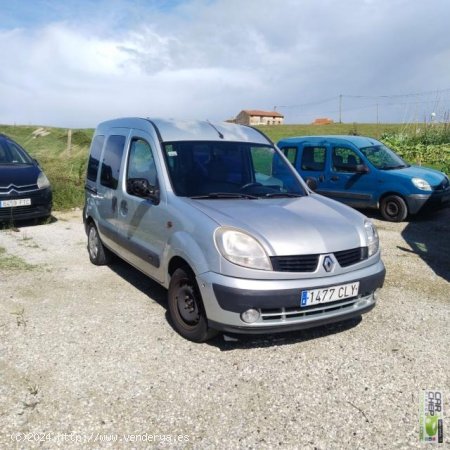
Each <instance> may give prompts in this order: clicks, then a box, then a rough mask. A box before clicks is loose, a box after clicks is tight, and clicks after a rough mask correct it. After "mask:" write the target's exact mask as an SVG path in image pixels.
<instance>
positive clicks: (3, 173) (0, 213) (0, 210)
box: [0, 134, 52, 222]
mask: <svg viewBox="0 0 450 450" xmlns="http://www.w3.org/2000/svg"><path fill="white" fill-rule="evenodd" d="M51 210H52V190H51V187H50V182H49V181H48V178H47V177H46V176H45V173H44V172H43V171H42V169H41V167H40V166H39V163H38V162H37V161H36V160H35V159H33V158H32V157H31V156H30V155H29V154H28V153H27V152H26V151H25V150H24V149H23V148H22V147H21V146H20V145H19V144H17V142H14V141H13V140H12V139H10V138H9V137H8V136H5V135H4V134H0V221H1V222H14V221H17V220H25V219H38V218H45V217H49V216H50V214H51Z"/></svg>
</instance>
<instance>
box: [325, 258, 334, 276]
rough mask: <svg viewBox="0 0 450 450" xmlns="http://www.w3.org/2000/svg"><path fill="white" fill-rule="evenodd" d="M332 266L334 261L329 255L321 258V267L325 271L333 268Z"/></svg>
mask: <svg viewBox="0 0 450 450" xmlns="http://www.w3.org/2000/svg"><path fill="white" fill-rule="evenodd" d="M333 267H334V262H333V260H332V259H331V256H328V255H327V256H325V258H324V259H323V268H324V269H325V270H326V271H327V272H331V271H332V270H333Z"/></svg>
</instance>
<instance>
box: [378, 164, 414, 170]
mask: <svg viewBox="0 0 450 450" xmlns="http://www.w3.org/2000/svg"><path fill="white" fill-rule="evenodd" d="M405 167H408V166H407V165H405V164H399V165H398V166H383V167H382V168H381V169H382V170H395V169H404V168H405Z"/></svg>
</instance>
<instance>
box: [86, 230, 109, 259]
mask: <svg viewBox="0 0 450 450" xmlns="http://www.w3.org/2000/svg"><path fill="white" fill-rule="evenodd" d="M87 235H88V246H87V248H88V252H89V259H90V260H91V263H92V264H95V265H96V266H104V265H105V264H109V262H110V261H111V252H110V251H109V250H108V249H107V248H106V247H105V246H104V245H103V242H102V241H101V239H100V236H99V234H98V231H97V228H96V226H95V225H94V224H93V223H90V224H89V225H88V233H87Z"/></svg>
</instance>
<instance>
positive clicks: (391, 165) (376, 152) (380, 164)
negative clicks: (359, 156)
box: [360, 144, 408, 170]
mask: <svg viewBox="0 0 450 450" xmlns="http://www.w3.org/2000/svg"><path fill="white" fill-rule="evenodd" d="M360 150H361V151H362V152H363V153H364V155H365V156H366V158H367V159H368V160H369V161H370V162H371V163H372V164H373V165H374V166H375V167H376V168H377V169H381V170H391V169H402V168H403V167H408V164H407V163H406V162H405V161H403V159H402V158H400V156H398V155H397V154H396V153H394V152H393V151H392V150H391V149H390V148H388V147H386V146H385V145H383V144H381V145H374V146H372V147H364V148H361V149H360Z"/></svg>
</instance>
